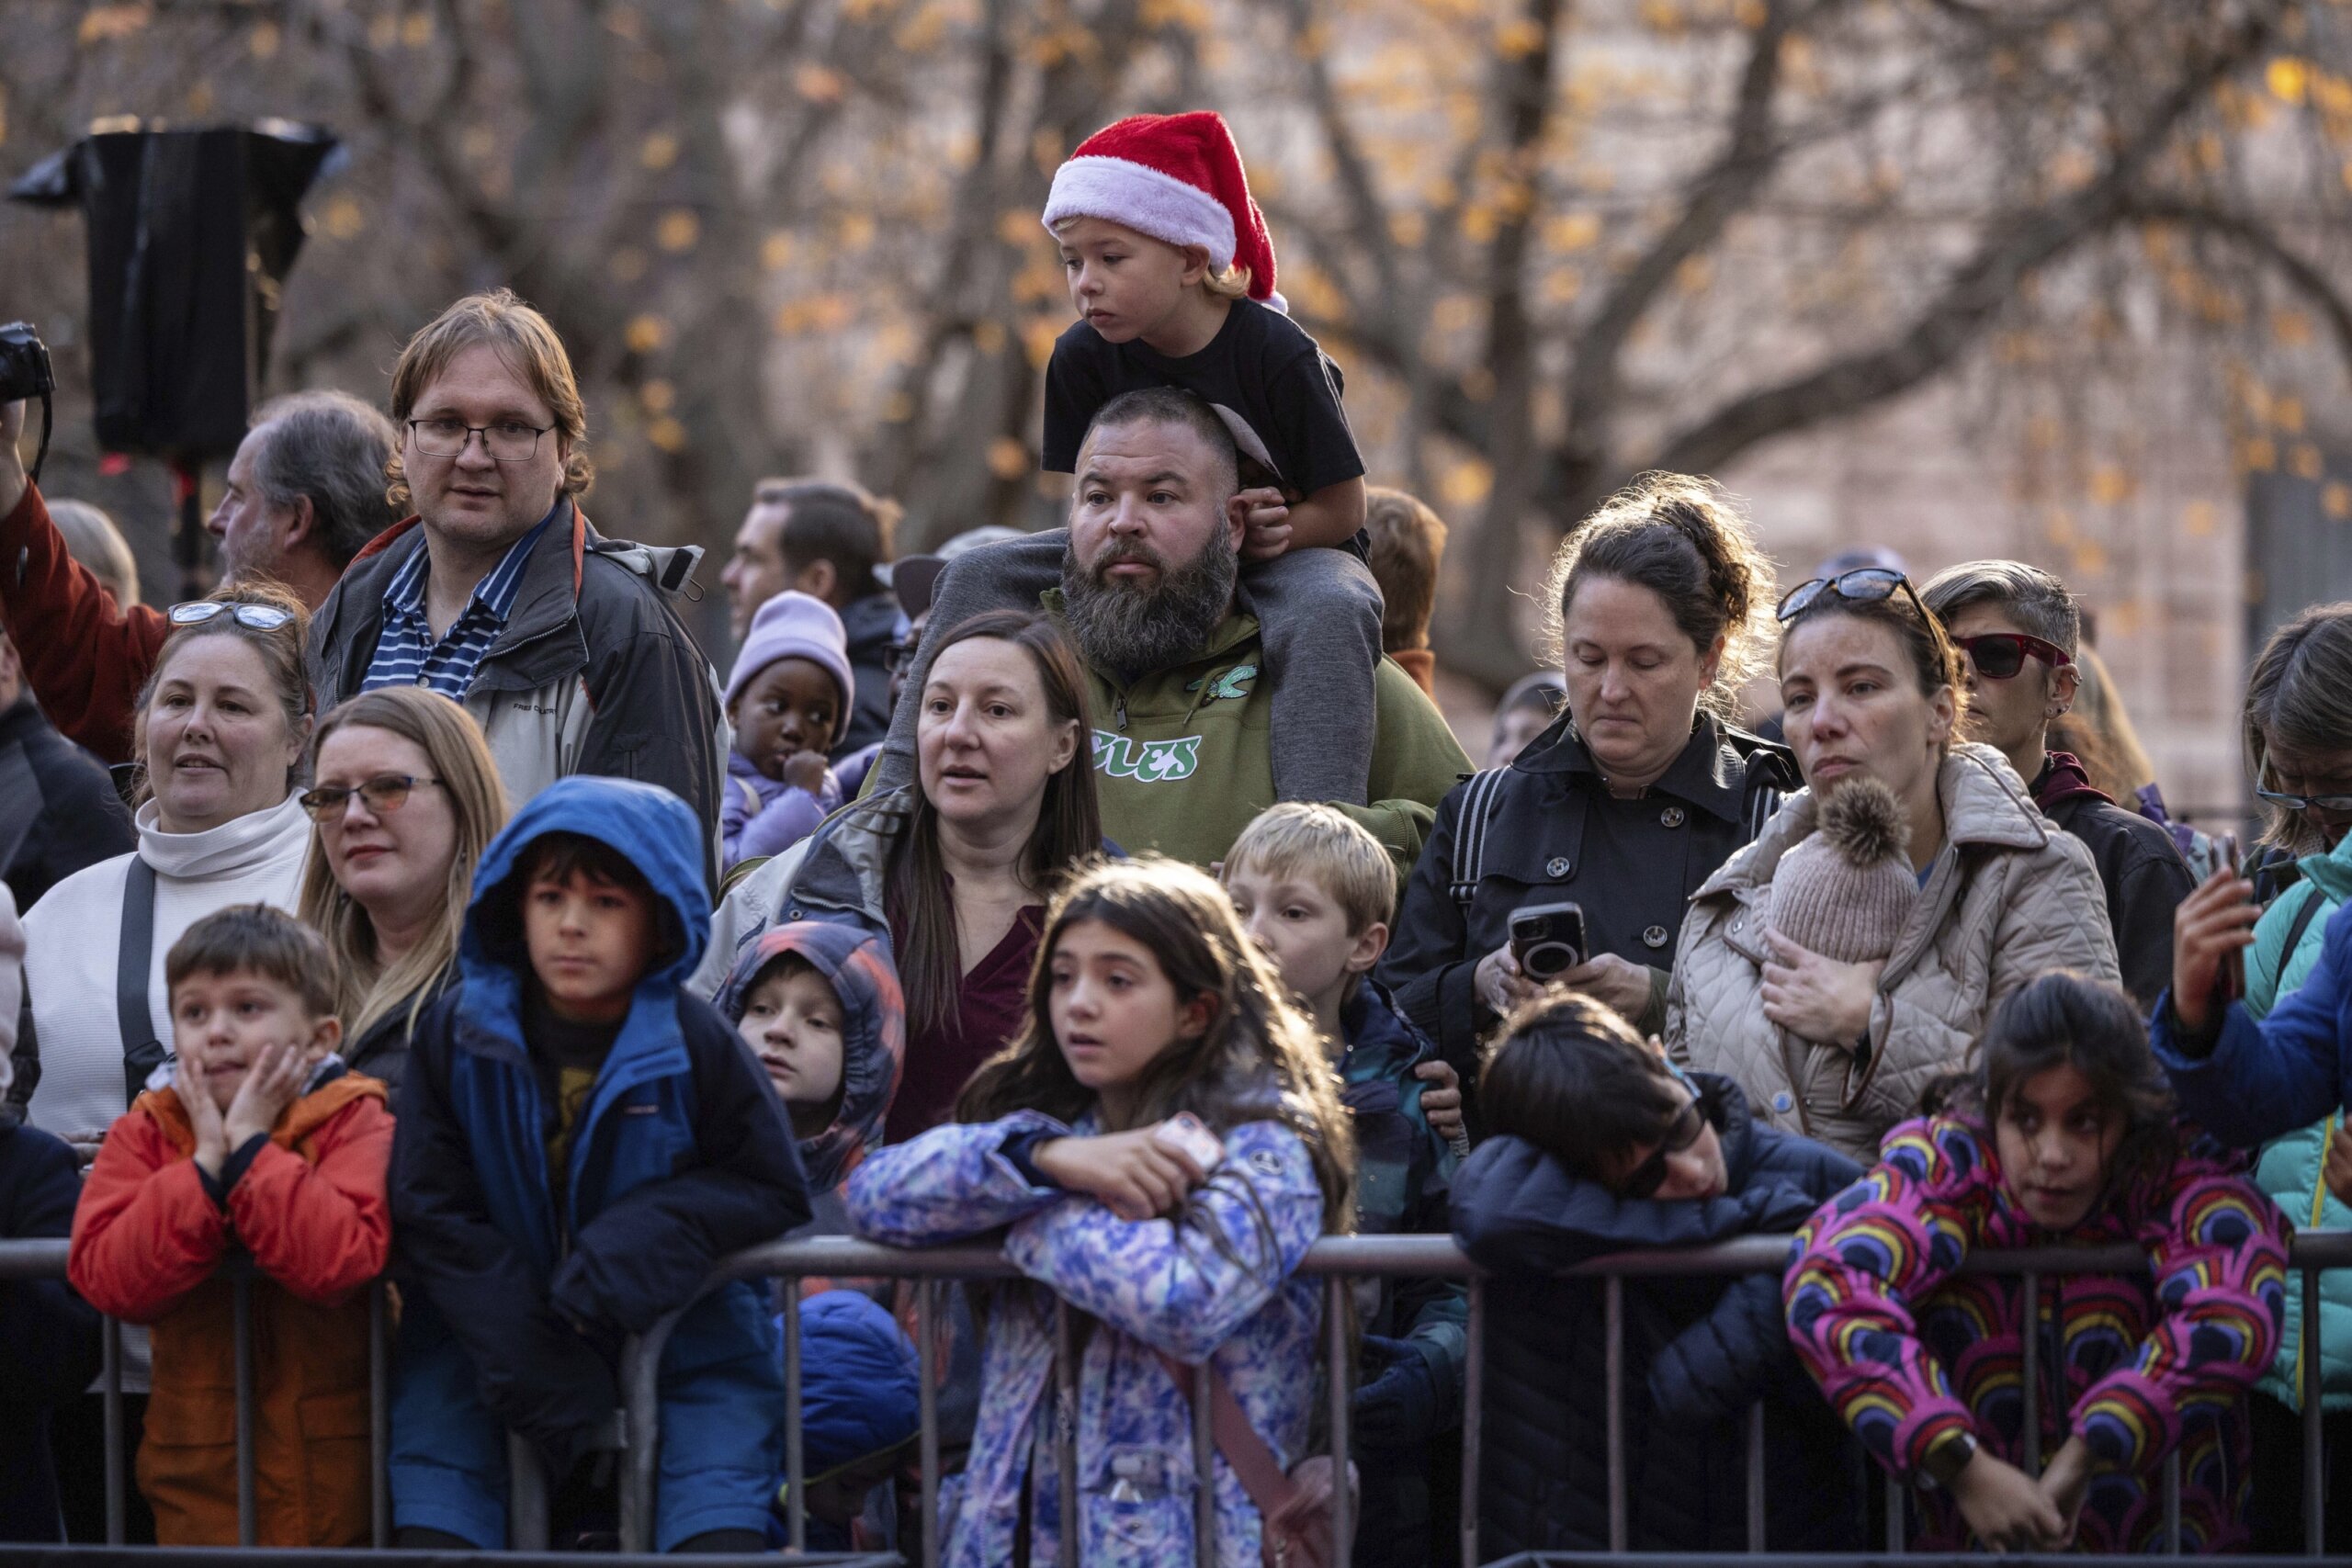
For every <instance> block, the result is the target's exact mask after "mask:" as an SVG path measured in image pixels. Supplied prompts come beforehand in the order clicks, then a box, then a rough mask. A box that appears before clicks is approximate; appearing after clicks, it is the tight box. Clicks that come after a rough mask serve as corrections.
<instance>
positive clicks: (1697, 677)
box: [1380, 474, 1797, 1088]
mask: <svg viewBox="0 0 2352 1568" xmlns="http://www.w3.org/2000/svg"><path fill="white" fill-rule="evenodd" d="M1771 596H1772V565H1771V562H1770V560H1768V559H1766V558H1765V557H1764V555H1763V553H1762V552H1761V551H1760V550H1758V548H1757V547H1756V543H1755V540H1754V539H1753V538H1752V537H1751V536H1750V534H1749V530H1748V525H1747V520H1746V518H1744V517H1743V516H1741V514H1740V513H1739V510H1738V508H1737V507H1736V505H1734V504H1733V502H1731V500H1730V499H1729V498H1728V497H1726V496H1725V495H1724V493H1723V492H1722V491H1719V490H1717V489H1716V488H1715V487H1714V486H1713V484H1712V483H1710V482H1709V481H1707V480H1705V479H1693V478H1691V477H1689V476H1688V475H1682V474H1651V475H1648V476H1646V477H1645V478H1644V479H1640V480H1638V481H1636V482H1635V483H1634V485H1633V486H1631V487H1630V488H1628V489H1627V490H1625V491H1623V492H1622V493H1620V494H1618V495H1616V496H1614V497H1612V498H1611V499H1610V500H1609V501H1608V502H1606V503H1604V504H1603V505H1602V507H1601V508H1600V511H1599V512H1598V513H1594V514H1593V516H1592V517H1591V518H1589V519H1588V520H1587V521H1586V523H1585V524H1584V525H1583V526H1581V527H1580V528H1578V529H1577V531H1576V532H1575V533H1573V534H1571V535H1570V536H1568V539H1567V542H1566V544H1564V545H1563V546H1562V547H1561V548H1560V551H1559V554H1558V555H1557V557H1556V558H1555V560H1554V562H1553V569H1552V575H1551V581H1550V584H1549V586H1548V587H1547V589H1546V592H1545V595H1544V597H1545V602H1546V604H1548V605H1549V606H1550V609H1551V611H1552V626H1551V636H1552V637H1553V639H1554V641H1555V647H1556V649H1557V650H1558V655H1559V659H1560V671H1561V676H1562V678H1563V680H1564V682H1565V683H1566V699H1567V700H1566V708H1565V711H1561V712H1560V714H1559V716H1558V717H1557V718H1555V719H1554V720H1553V721H1552V722H1551V724H1550V726H1549V728H1545V729H1544V731H1543V732H1542V733H1541V734H1539V735H1538V736H1536V737H1535V739H1532V740H1531V741H1529V742H1528V743H1527V744H1526V746H1525V747H1524V749H1522V750H1520V751H1519V752H1518V754H1517V755H1516V756H1515V757H1513V758H1511V759H1510V760H1509V761H1507V762H1506V764H1505V765H1503V766H1501V767H1498V768H1494V769H1490V770H1488V771H1487V772H1485V773H1478V774H1476V775H1474V776H1473V777H1472V778H1471V779H1470V780H1469V781H1467V782H1466V783H1464V784H1461V785H1459V786H1457V787H1456V788H1455V789H1454V790H1453V792H1452V793H1450V794H1449V795H1447V796H1446V797H1445V799H1444V801H1443V802H1442V803H1441V804H1440V806H1439V807H1438V812H1437V820H1436V822H1435V824H1434V825H1433V827H1432V828H1431V829H1430V838H1429V841H1428V844H1427V846H1426V847H1425V848H1424V849H1423V851H1422V852H1421V858H1420V861H1419V863H1418V864H1417V865H1416V866H1415V867H1414V868H1413V874H1412V878H1411V880H1410V882H1409V883H1408V885H1407V887H1406V890H1405V897H1404V901H1403V904H1402V906H1401V907H1400V908H1399V910H1398V914H1397V931H1396V935H1395V938H1394V939H1393V940H1392V941H1391V942H1390V943H1389V948H1388V953H1387V954H1386V956H1385V958H1384V959H1383V960H1382V963H1381V966H1380V976H1381V979H1382V980H1383V982H1384V983H1385V984H1386V985H1387V986H1388V987H1390V988H1391V989H1393V990H1394V991H1395V992H1396V993H1397V1002H1398V1004H1399V1005H1400V1006H1402V1007H1403V1008H1404V1010H1406V1012H1407V1013H1408V1015H1409V1016H1410V1017H1411V1018H1412V1020H1413V1021H1414V1022H1416V1023H1418V1024H1419V1025H1420V1026H1421V1028H1422V1029H1423V1030H1424V1031H1426V1032H1428V1033H1429V1035H1430V1038H1431V1039H1432V1040H1435V1041H1436V1042H1437V1044H1438V1049H1439V1051H1440V1052H1441V1054H1442V1055H1443V1056H1444V1058H1445V1060H1446V1061H1447V1063H1449V1064H1450V1065H1452V1066H1453V1068H1454V1069H1455V1070H1456V1071H1457V1072H1458V1073H1460V1074H1461V1076H1462V1077H1463V1078H1464V1079H1465V1080H1473V1079H1475V1077H1476V1068H1477V1054H1478V1042H1479V1040H1480V1038H1481V1037H1482V1036H1483V1035H1485V1034H1486V1033H1487V1032H1489V1031H1491V1030H1492V1029H1493V1028H1494V1025H1495V1023H1496V1021H1498V1019H1500V1018H1501V1017H1502V1016H1503V1015H1504V1014H1505V1013H1508V1012H1510V1010H1511V1009H1513V1008H1514V1007H1516V1006H1518V1005H1519V1004H1520V1003H1521V1002H1523V1001H1526V1000H1528V999H1529V998H1532V997H1533V996H1534V995H1535V994H1536V992H1537V991H1538V990H1539V989H1540V988H1541V983H1542V982H1541V981H1539V980H1538V979H1537V978H1535V977H1532V976H1528V975H1526V974H1524V973H1522V972H1521V968H1520V964H1519V960H1518V958H1517V956H1516V955H1515V954H1514V953H1513V950H1512V944H1511V934H1510V931H1511V917H1512V916H1513V915H1514V914H1516V913H1518V912H1519V911H1520V910H1521V909H1524V908H1533V907H1537V906H1542V905H1547V904H1561V903H1568V904H1574V905H1576V906H1577V908H1578V910H1579V912H1580V914H1581V924H1582V927H1583V952H1582V959H1583V961H1582V962H1581V963H1578V964H1575V965H1573V966H1572V967H1570V968H1569V969H1567V970H1566V972H1565V973H1562V974H1559V975H1558V976H1556V978H1557V979H1558V980H1559V981H1560V982H1561V983H1563V984H1565V985H1567V986H1569V987H1573V988H1574V989H1576V990H1577V991H1580V992H1582V993H1584V994H1585V995H1587V996H1589V997H1592V998H1596V999H1597V1000H1599V1001H1601V1002H1604V1003H1606V1004H1607V1005H1609V1006H1610V1007H1612V1008H1614V1009H1616V1010H1618V1011H1619V1012H1620V1013H1623V1015H1624V1016H1625V1017H1626V1019H1628V1020H1629V1021H1632V1022H1633V1023H1634V1026H1635V1028H1636V1029H1638V1030H1639V1031H1640V1032H1643V1033H1654V1032H1657V1029H1658V1028H1659V1027H1660V1025H1661V1023H1662V1022H1663V1020H1664V1017H1665V998H1666V983H1667V975H1668V971H1669V970H1670V969H1671V968H1672V966H1673V964H1674V956H1675V944H1676V935H1677V933H1678V932H1679V931H1680V930H1681V926H1682V912H1683V908H1684V907H1685V905H1686V903H1687V902H1688V900H1689V899H1690V897H1691V894H1692V893H1694V892H1696V891H1697V890H1698V887H1699V885H1700V884H1701V883H1702V882H1704V881H1705V880H1706V879H1707V878H1708V877H1709V876H1710V875H1712V874H1713V873H1714V871H1715V869H1716V868H1717V867H1718V866H1720V865H1722V864H1723V863H1724V860H1725V859H1727V858H1728V857H1729V856H1730V855H1731V853H1732V852H1734V851H1735V850H1736V849H1738V848H1739V847H1740V846H1741V845H1742V844H1744V843H1746V842H1747V841H1748V840H1750V839H1752V838H1754V837H1755V836H1756V831H1757V829H1758V828H1760V827H1761V826H1762V825H1763V824H1764V821H1765V820H1766V818H1770V816H1771V814H1772V812H1773V810H1774V809H1775V808H1776V807H1778V806H1779V805H1780V802H1781V793H1782V792H1783V791H1789V790H1793V789H1795V788H1796V787H1797V776H1796V769H1795V766H1794V763H1793V760H1792V758H1791V757H1790V756H1789V754H1788V752H1786V751H1785V750H1782V749H1781V748H1780V747H1778V746H1775V745H1772V744H1770V743H1769V742H1766V741H1763V740H1759V739H1757V738H1756V737H1754V736H1752V735H1746V734H1743V733H1741V732H1740V731H1739V730H1737V729H1735V728H1732V724H1731V718H1732V716H1733V714H1734V713H1735V712H1736V710H1737V707H1738V702H1739V691H1740V688H1741V686H1743V685H1744V684H1745V683H1746V682H1747V680H1748V678H1749V676H1750V675H1751V674H1752V673H1754V672H1755V671H1757V670H1758V669H1759V668H1760V667H1761V665H1762V663H1763V661H1764V658H1765V656H1766V655H1767V653H1768V652H1769V650H1770V642H1771V635H1770V623H1769V622H1768V621H1766V620H1765V619H1764V615H1763V611H1764V608H1765V606H1766V605H1768V604H1770V603H1771ZM1554 977H1555V976H1544V978H1545V979H1549V978H1554ZM1474 1088H1475V1085H1474Z"/></svg>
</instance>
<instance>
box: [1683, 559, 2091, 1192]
mask: <svg viewBox="0 0 2352 1568" xmlns="http://www.w3.org/2000/svg"><path fill="white" fill-rule="evenodd" d="M1778 614H1779V617H1780V621H1781V656H1780V676H1781V702H1782V703H1783V704H1784V705H1785V707H1786V713H1785V716H1784V718H1783V720H1782V722H1783V725H1784V726H1785V729H1786V733H1787V736H1788V739H1789V744H1790V746H1791V747H1792V748H1793V749H1794V750H1795V752H1796V757H1797V765H1798V767H1799V768H1800V769H1801V770H1802V771H1803V773H1804V782H1805V784H1806V789H1805V791H1804V793H1803V794H1801V795H1795V796H1794V797H1792V799H1791V800H1790V801H1789V802H1788V804H1786V805H1785V806H1783V807H1781V809H1780V811H1779V812H1778V813H1777V814H1776V815H1775V816H1774V817H1773V818H1772V820H1771V821H1770V823H1768V824H1767V825H1766V826H1765V828H1764V830H1763V832H1762V833H1760V834H1759V835H1758V837H1757V840H1756V841H1755V842H1754V843H1752V844H1750V845H1748V846H1747V848H1746V849H1745V850H1742V851H1741V852H1739V853H1738V854H1736V855H1735V856H1733V857H1732V859H1731V860H1730V862H1729V863H1726V864H1725V865H1724V868H1723V869H1722V870H1721V871H1719V872H1717V873H1716V874H1714V875H1713V877H1710V878H1709V879H1708V881H1707V883H1706V886H1703V887H1702V888H1700V889H1699V892H1698V896H1697V897H1696V898H1694V899H1693V900H1692V903H1691V912H1690V915H1689V917H1688V918H1687V919H1685V920H1684V922H1683V927H1682V945H1681V952H1680V955H1679V957H1678V958H1677V960H1676V963H1675V970H1674V981H1673V986H1672V988H1671V990H1670V991H1669V994H1668V1002H1667V1032H1666V1039H1667V1043H1668V1047H1669V1048H1670V1049H1671V1050H1672V1051H1673V1052H1674V1054H1675V1055H1676V1056H1677V1057H1678V1059H1680V1060H1683V1061H1686V1062H1688V1063H1689V1064H1690V1065H1691V1066H1695V1067H1700V1068H1703V1069H1705V1070H1707V1071H1710V1072H1716V1073H1721V1074H1723V1075H1724V1077H1730V1078H1733V1079H1735V1080H1736V1081H1737V1082H1738V1084H1739V1085H1740V1087H1741V1088H1742V1089H1746V1090H1747V1097H1748V1099H1749V1100H1750V1101H1752V1102H1753V1103H1754V1104H1755V1105H1756V1107H1757V1109H1758V1111H1759V1113H1760V1114H1762V1115H1763V1116H1765V1117H1766V1118H1767V1119H1769V1120H1770V1122H1772V1124H1773V1125H1775V1126H1778V1127H1781V1128H1785V1129H1788V1130H1790V1131H1793V1132H1802V1133H1804V1134H1806V1135H1807V1136H1809V1137H1814V1138H1817V1139H1819V1140H1821V1141H1822V1142H1824V1143H1826V1144H1828V1145H1830V1146H1831V1147H1833V1148H1835V1149H1838V1150H1839V1151H1840V1152H1842V1153H1844V1154H1846V1155H1847V1156H1849V1157H1851V1158H1854V1159H1857V1160H1869V1159H1871V1158H1874V1157H1875V1156H1876V1155H1877V1152H1878V1141H1879V1137H1880V1135H1881V1134H1883V1133H1884V1132H1885V1131H1886V1130H1887V1129H1888V1128H1890V1127H1892V1126H1894V1124H1895V1123H1896V1122H1900V1121H1902V1120H1903V1119H1904V1118H1905V1117H1906V1116H1910V1115H1912V1114H1914V1113H1915V1112H1916V1111H1917V1109H1918V1103H1919V1095H1920V1091H1921V1090H1922V1089H1926V1088H1927V1087H1928V1085H1929V1084H1930V1083H1932V1082H1934V1081H1935V1080H1936V1079H1937V1078H1939V1077H1942V1076H1943V1075H1945V1074H1947V1073H1951V1072H1955V1071H1958V1070H1960V1069H1962V1068H1963V1067H1965V1066H1967V1065H1968V1064H1969V1062H1970V1061H1971V1060H1973V1051H1974V1041H1975V1038H1976V1034H1977V1032H1978V1030H1979V1029H1980V1028H1981V1027H1982V1026H1983V1023H1984V1021H1985V1016H1986V1015H1987V1014H1988V1013H1989V1012H1990V1011H1991V1010H1992V1007H1993V1005H1994V1004H1995V1003H1996V1002H1997V1001H1999V1000H2000V999H2001V998H2003V997H2005V996H2007V995H2008V994H2009V993H2010V992H2011V991H2014V990H2016V989H2018V987H2022V986H2023V985H2025V984H2026V983H2027V982H2028V981H2030V980H2031V979H2032V978H2033V977H2034V976H2037V975H2040V974H2041V973H2043V972H2044V971H2047V970H2050V969H2053V968H2069V969H2075V970H2079V971H2081V972H2082V973H2084V974H2086V975H2088V976H2092V977H2093V978H2096V979H2099V980H2107V981H2113V980H2115V979H2116V978H2117V977H2118V975H2117V968H2116V960H2115V941H2114V938H2113V936H2112V935H2111V934H2110V933H2109V930H2108V924H2107V902H2106V897H2105V894H2104V891H2103V890H2102V889H2101V887H2100V886H2099V881H2098V868H2097V867H2096V866H2095V865H2094V864H2093V863H2092V861H2091V855H2090V852H2089V851H2088V850H2086V849H2085V848H2084V847H2083V843H2082V840H2079V839H2076V838H2075V837H2073V836H2072V835H2071V834H2068V833H2066V832H2064V830H2062V829H2059V828H2058V827H2057V826H2056V825H2055V824H2053V823H2052V822H2051V821H2050V819H2049V818H2045V817H2044V816H2042V815H2041V812H2040V811H2039V810H2037V809H2035V807H2034V804H2033V801H2032V799H2031V797H2030V796H2029V795H2027V794H2026V791H2025V787H2024V785H2023V784H2022V783H2021V782H2020V781H2019V780H2018V776H2017V774H2016V773H2015V771H2014V770H2012V769H2011V768H2010V767H2009V765H2008V763H2007V760H2006V759H2004V758H2003V757H2002V755H2001V754H2000V753H1999V752H1998V751H1996V750H1993V749H1992V748H1991V747H1989V746H1984V745H1980V744H1977V743H1975V742H1973V741H1965V740H1960V739H1956V737H1955V732H1956V730H1957V729H1958V728H1959V723H1960V719H1961V716H1962V712H1963V710H1964V707H1965V705H1966V700H1967V699H1966V694H1965V687H1964V679H1965V677H1964V676H1963V674H1962V669H1961V660H1960V650H1959V649H1956V648H1954V647H1953V646H1952V642H1951V637H1950V636H1949V635H1948V634H1947V633H1946V632H1945V630H1944V626H1943V623H1942V622H1941V621H1939V620H1938V619H1937V618H1936V617H1935V615H1933V614H1932V613H1930V612H1929V611H1928V607H1927V606H1926V605H1925V604H1922V603H1921V602H1920V600H1919V596H1918V594H1917V592H1916V591H1915V590H1914V589H1913V588H1912V586H1911V583H1910V581H1909V579H1907V578H1906V577H1905V576H1904V575H1903V573H1901V572H1899V571H1894V570H1888V569H1886V568H1883V567H1864V568H1861V569H1860V570H1853V571H1848V572H1845V573H1842V574H1841V575H1839V576H1838V577H1834V578H1816V579H1815V580H1814V581H1810V582H1806V583H1803V584H1800V585H1799V586H1798V587H1796V588H1794V589H1792V590H1791V591H1790V592H1789V593H1788V594H1787V595H1786V596H1784V597H1783V598H1782V599H1781V603H1780V606H1779V611H1778ZM1860 778H1871V779H1876V780H1877V781H1878V782H1879V783H1881V784H1884V785H1885V786H1886V787H1887V788H1888V789H1889V790H1891V791H1892V792H1893V793H1894V798H1895V800H1896V801H1897V803H1898V804H1899V805H1900V807H1901V808H1902V815H1903V818H1904V822H1905V827H1906V829H1907V850H1906V852H1907V853H1908V855H1909V858H1910V863H1911V870H1912V873H1913V874H1914V875H1915V876H1916V877H1917V879H1918V884H1919V892H1918V897H1917V898H1916V899H1915V900H1914V901H1913V903H1912V905H1911V907H1910V909H1909V911H1908V912H1907V913H1906V914H1905V917H1904V920H1903V923H1902V926H1901V928H1900V930H1899V931H1897V933H1896V936H1895V939H1894V949H1893V951H1892V952H1891V953H1890V954H1889V955H1888V956H1887V958H1885V959H1884V960H1883V961H1866V962H1861V963H1852V964H1849V963H1841V962H1838V960H1835V959H1832V958H1827V957H1825V956H1823V955H1822V954H1820V953H1813V952H1809V951H1807V950H1806V949H1804V948H1803V947H1800V946H1798V945H1797V944H1796V943H1795V942H1792V941H1791V940H1790V939H1789V938H1788V937H1787V936H1785V935H1783V934H1781V932H1780V931H1775V930H1774V929H1772V921H1771V919H1770V912H1771V898H1772V874H1773V872H1774V870H1775V868H1776V867H1778V865H1779V864H1780V862H1781V856H1783V855H1785V854H1786V853H1788V852H1789V851H1790V850H1792V849H1793V848H1795V847H1796V846H1797V845H1798V844H1799V843H1801V842H1803V841H1804V840H1805V839H1806V838H1807V837H1808V836H1810V835H1811V834H1812V833H1813V831H1814V829H1815V825H1816V821H1817V818H1818V814H1819V808H1820V802H1821V800H1822V798H1823V797H1824V796H1826V795H1829V794H1831V793H1832V792H1834V791H1836V790H1837V789H1838V788H1839V787H1840V786H1841V785H1843V784H1846V783H1848V782H1849V781H1850V780H1854V779H1860Z"/></svg>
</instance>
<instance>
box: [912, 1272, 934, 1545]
mask: <svg viewBox="0 0 2352 1568" xmlns="http://www.w3.org/2000/svg"><path fill="white" fill-rule="evenodd" d="M937 1284H938V1281H937V1280H932V1279H928V1278H926V1279H922V1280H916V1281H915V1355H916V1359H917V1375H918V1376H919V1377H921V1378H922V1386H921V1387H919V1388H918V1389H916V1391H915V1398H916V1401H917V1404H918V1408H919V1409H920V1411H921V1416H922V1568H939V1389H938V1386H937V1385H938V1382H939V1348H938V1346H936V1345H934V1344H933V1342H932V1330H933V1328H934V1327H935V1326H936V1324H935V1323H934V1321H933V1311H932V1308H933V1288H934V1287H935V1286H936V1285H937Z"/></svg>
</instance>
